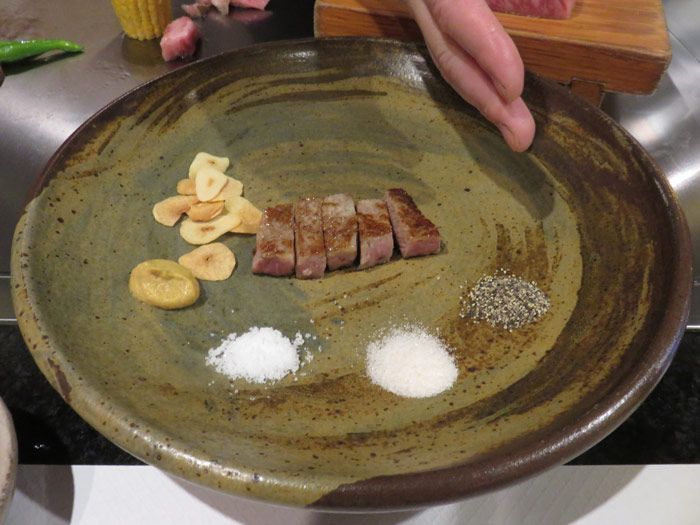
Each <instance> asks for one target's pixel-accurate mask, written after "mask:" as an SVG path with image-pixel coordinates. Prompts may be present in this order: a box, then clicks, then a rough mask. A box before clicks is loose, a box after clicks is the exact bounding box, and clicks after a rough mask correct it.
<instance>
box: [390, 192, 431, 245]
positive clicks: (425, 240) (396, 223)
mask: <svg viewBox="0 0 700 525" xmlns="http://www.w3.org/2000/svg"><path fill="white" fill-rule="evenodd" d="M384 199H385V200H386V204H387V207H388V208H389V217H390V218H391V225H392V227H393V228H394V235H395V236H396V241H397V242H398V243H399V250H401V255H403V256H404V257H416V256H418V255H428V254H431V253H438V252H439V251H440V232H438V229H437V228H436V227H435V225H434V224H433V223H432V222H430V221H429V220H428V219H427V218H426V217H425V215H423V214H422V213H421V211H420V210H419V209H418V206H416V203H415V202H413V199H412V198H411V196H410V195H409V194H408V193H406V192H405V191H404V190H402V189H401V188H394V189H391V190H387V192H386V195H385V196H384Z"/></svg>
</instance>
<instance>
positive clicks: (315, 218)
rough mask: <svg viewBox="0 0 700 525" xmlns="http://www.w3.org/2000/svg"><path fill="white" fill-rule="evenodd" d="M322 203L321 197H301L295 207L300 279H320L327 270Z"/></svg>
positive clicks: (297, 262) (297, 272) (295, 247)
mask: <svg viewBox="0 0 700 525" xmlns="http://www.w3.org/2000/svg"><path fill="white" fill-rule="evenodd" d="M322 204H323V201H322V200H321V199H318V198H315V197H310V198H307V199H299V202H297V205H296V207H295V208H294V250H295V252H296V256H297V261H296V276H297V278H299V279H319V278H321V277H323V273H324V272H325V271H326V248H325V246H324V244H323V219H322V215H321V208H322Z"/></svg>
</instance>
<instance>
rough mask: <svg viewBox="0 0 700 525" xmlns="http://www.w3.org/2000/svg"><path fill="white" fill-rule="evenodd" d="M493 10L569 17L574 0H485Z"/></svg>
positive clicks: (528, 14) (526, 14)
mask: <svg viewBox="0 0 700 525" xmlns="http://www.w3.org/2000/svg"><path fill="white" fill-rule="evenodd" d="M486 3H487V4H488V5H489V7H490V8H491V9H492V10H494V11H501V12H503V13H513V14H516V15H524V16H536V17H539V18H569V17H570V16H571V11H573V9H574V4H575V3H576V0H486Z"/></svg>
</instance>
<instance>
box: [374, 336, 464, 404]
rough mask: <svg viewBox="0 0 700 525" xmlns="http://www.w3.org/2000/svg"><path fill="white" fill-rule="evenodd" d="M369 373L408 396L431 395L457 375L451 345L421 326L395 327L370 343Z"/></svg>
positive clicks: (447, 384) (390, 390)
mask: <svg viewBox="0 0 700 525" xmlns="http://www.w3.org/2000/svg"><path fill="white" fill-rule="evenodd" d="M367 374H368V375H369V377H370V379H371V380H372V382H373V383H375V384H377V385H379V386H380V387H382V388H384V389H385V390H388V391H389V392H392V393H394V394H397V395H399V396H404V397H430V396H434V395H436V394H439V393H440V392H442V391H444V390H447V389H448V388H450V387H451V386H452V384H453V383H454V382H455V380H456V379H457V366H456V365H455V362H454V359H453V358H452V355H451V354H450V352H449V350H448V348H447V346H445V344H444V343H443V342H442V341H440V339H438V338H437V337H435V336H433V335H431V334H429V333H428V332H426V331H425V330H424V329H423V328H421V327H416V326H409V327H404V328H394V329H392V330H391V331H390V332H389V333H388V334H387V335H385V336H384V337H382V338H381V339H380V340H378V341H375V342H373V343H371V344H370V345H369V346H368V347H367Z"/></svg>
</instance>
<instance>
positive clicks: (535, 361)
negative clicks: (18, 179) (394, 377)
mask: <svg viewBox="0 0 700 525" xmlns="http://www.w3.org/2000/svg"><path fill="white" fill-rule="evenodd" d="M525 96H526V99H527V102H528V103H529V105H530V107H531V108H532V110H533V112H534V114H535V117H536V119H537V123H538V132H537V137H536V140H535V143H534V145H533V147H532V150H531V151H530V152H529V153H528V154H514V153H512V152H510V151H509V150H508V149H507V148H506V147H505V146H504V144H503V143H502V141H501V139H500V137H499V136H498V134H497V133H496V132H495V131H494V129H493V128H492V127H491V126H490V125H489V124H487V123H486V122H485V121H484V120H482V119H481V118H480V117H479V116H478V115H477V114H476V113H475V112H474V111H473V110H472V109H470V108H469V107H468V106H467V105H466V104H465V103H464V102H463V101H461V100H460V99H459V98H458V97H456V96H455V95H454V94H453V93H452V92H451V90H450V89H449V88H448V86H447V85H446V84H445V83H444V82H442V81H441V80H440V79H439V77H438V75H437V74H436V72H435V70H434V69H433V68H432V67H431V66H430V65H429V63H428V62H427V59H426V53H425V51H424V50H423V49H422V48H420V47H416V46H413V45H408V44H405V45H404V44H398V43H387V42H382V41H368V40H330V41H303V42H292V43H281V44H275V45H267V46H262V47H256V48H251V49H246V50H242V51H237V52H235V53H231V54H226V55H222V56H218V57H215V58H212V59H210V60H206V61H203V62H199V63H195V64H193V65H191V66H190V67H186V68H183V69H180V70H177V71H176V72H174V73H172V74H169V75H167V76H165V77H163V78H161V79H158V80H156V81H154V82H152V83H150V84H148V85H145V86H143V87H141V88H139V89H137V90H136V91H134V92H132V93H129V94H128V95H126V96H125V97H123V98H121V99H119V100H117V101H116V102H114V103H113V104H111V105H110V106H109V107H107V108H106V109H104V110H103V111H102V112H100V113H99V114H98V115H97V116H95V117H94V118H93V119H91V120H90V121H89V122H88V123H87V124H86V125H84V126H83V127H82V128H81V129H80V130H79V131H78V132H77V133H76V134H75V135H74V136H73V137H71V138H70V139H69V140H68V142H67V143H66V145H65V146H64V147H63V148H62V149H61V150H60V152H59V153H58V154H57V155H56V156H55V158H54V159H53V161H52V162H51V163H50V165H49V166H48V168H47V170H46V173H45V176H44V179H43V180H42V183H43V185H44V187H43V189H42V190H38V191H37V195H36V197H35V198H34V200H32V201H31V203H30V204H29V205H28V207H27V210H26V213H25V214H24V216H23V217H22V219H21V221H20V223H19V225H18V227H17V230H16V235H15V239H14V247H13V260H12V264H13V266H12V276H13V292H14V300H15V307H16V311H17V316H18V320H19V323H20V327H21V329H22V333H23V334H24V337H25V339H26V342H27V345H28V347H29V348H30V350H31V352H32V353H33V355H34V357H35V359H36V361H37V363H38V365H39V366H40V367H41V369H42V371H43V372H44V374H45V375H46V376H47V377H48V379H49V381H51V383H52V384H53V385H54V387H55V388H56V389H57V390H58V391H59V392H60V393H61V395H62V396H63V398H64V399H65V400H66V401H67V402H68V403H70V404H71V406H73V407H74V408H75V409H76V410H77V411H78V412H79V413H80V414H81V415H82V416H83V417H84V418H85V419H86V420H87V421H88V422H89V423H90V424H92V425H93V426H94V427H95V428H96V429H98V430H99V431H100V432H102V433H103V434H104V435H105V436H107V437H108V438H110V439H111V440H112V441H114V442H115V443H117V444H118V445H120V446H121V447H123V448H124V449H126V450H128V451H129V452H131V453H133V454H134V455H136V456H137V457H139V458H141V459H143V460H144V461H146V462H149V463H151V464H154V465H156V466H158V467H161V468H163V469H166V470H168V471H170V472H173V473H175V474H177V475H180V476H183V477H185V478H189V479H191V480H195V481H198V482H200V483H203V484H206V485H209V486H211V487H215V488H219V489H221V490H223V491H229V492H232V493H238V494H244V495H250V496H253V497H257V498H262V499H266V500H271V501H275V502H281V503H286V504H295V505H312V506H317V507H324V508H346V507H353V508H355V509H358V508H396V507H406V506H417V505H422V504H428V503H433V502H438V501H447V500H450V499H454V498H458V497H462V496H465V495H468V494H473V493H476V492H479V491H484V490H487V489H491V488H493V487H497V486H501V485H503V484H506V483H508V482H512V481H514V480H517V479H519V478H522V477H524V476H527V475H531V474H533V473H536V472H538V471H540V470H542V469H544V468H546V467H549V466H552V465H555V464H558V463H561V462H564V461H566V460H568V459H569V458H572V457H573V456H575V455H577V454H579V453H580V452H582V451H583V450H585V449H586V448H588V447H590V446H591V445H593V444H594V443H595V442H597V441H598V440H600V439H601V438H602V437H603V436H605V435H606V434H607V433H608V432H610V431H611V430H612V429H613V428H614V427H616V426H617V425H618V424H619V423H621V422H622V420H623V419H624V418H625V417H626V416H627V415H628V414H630V412H631V411H632V410H633V409H634V408H635V407H636V406H637V405H638V404H639V403H640V402H641V401H642V400H643V398H644V397H645V396H646V395H647V394H648V393H649V391H650V390H651V389H652V388H653V386H654V385H655V383H656V382H657V381H658V380H659V378H660V377H661V375H662V373H663V372H664V370H665V369H666V367H667V366H668V364H669V362H670V360H671V358H672V356H673V353H674V350H675V348H676V344H677V343H678V338H679V337H680V334H681V332H682V330H683V327H684V325H685V318H686V315H687V309H688V293H689V286H690V276H691V273H690V256H689V248H688V234H687V231H686V226H685V222H684V220H683V217H682V214H681V211H680V209H679V207H678V204H677V202H676V200H675V197H674V196H673V194H672V192H671V190H670V188H669V186H668V184H667V183H666V181H665V180H664V178H663V176H662V175H661V174H660V173H659V172H658V170H657V169H656V168H655V167H654V165H653V164H652V162H651V161H650V159H649V157H648V156H647V155H646V154H645V153H644V152H643V151H642V150H641V149H640V148H639V146H638V145H637V144H636V143H634V141H633V140H632V139H631V138H630V137H629V136H627V135H626V134H625V133H624V132H622V131H621V130H620V129H619V128H618V127H616V126H615V125H614V124H613V123H612V122H611V121H610V120H609V119H607V118H606V117H605V116H604V115H602V114H601V113H600V112H599V111H597V110H595V109H593V108H591V107H590V106H587V105H585V104H583V103H581V102H580V101H578V100H577V99H575V98H573V97H571V96H570V95H569V94H568V93H567V92H566V91H564V90H563V89H560V88H558V87H556V86H553V85H551V84H549V83H547V82H543V81H541V80H538V79H536V78H532V77H529V78H528V80H527V89H526V95H525ZM202 150H204V151H209V152H212V153H215V154H219V155H226V156H229V157H230V158H231V159H232V161H233V168H232V170H231V173H233V174H235V176H237V177H238V178H239V179H241V180H242V181H243V182H244V183H245V187H246V195H247V196H248V198H249V199H251V200H252V201H253V202H254V203H257V204H258V205H259V206H261V207H263V206H266V205H268V204H271V203H278V202H281V201H292V200H294V199H296V198H298V197H300V196H307V195H312V194H315V195H326V194H330V193H335V192H339V191H342V192H348V193H350V194H352V195H353V196H355V197H356V198H360V197H375V196H379V195H381V194H382V192H383V190H384V189H386V188H389V187H395V186H400V187H403V188H405V189H406V190H408V191H409V193H411V194H412V195H413V196H414V197H415V199H416V200H417V202H418V203H419V205H420V206H421V208H422V209H423V210H424V212H425V213H426V214H427V215H428V216H429V217H430V218H432V219H433V220H434V222H436V223H437V224H438V225H439V226H440V228H441V231H442V236H443V239H444V243H445V244H444V249H443V250H442V252H441V253H440V254H439V255H437V256H434V257H426V258H419V259H412V260H396V261H393V262H391V263H390V264H387V265H384V266H381V267H378V268H375V269H372V270H370V271H363V272H354V271H342V272H335V273H333V274H330V275H328V276H327V277H326V278H324V279H323V280H319V281H306V282H303V281H299V280H294V279H279V278H271V277H260V276H253V275H252V274H251V269H250V266H251V252H252V249H253V246H254V239H253V238H250V237H239V236H234V235H231V236H229V237H227V238H225V239H224V241H223V242H225V243H226V244H227V245H228V246H230V247H231V248H232V249H233V250H234V251H235V252H236V253H237V254H238V268H237V270H236V272H235V274H234V276H233V277H232V278H231V279H230V280H228V281H226V282H223V283H204V284H203V290H204V293H203V297H202V299H201V300H200V301H199V302H198V303H197V304H196V305H195V306H194V307H192V308H189V309H185V310H182V311H162V310H157V309H154V308H151V307H148V306H146V305H144V304H141V303H139V302H136V301H135V300H134V299H133V298H132V297H131V296H130V295H129V292H128V290H127V280H128V275H129V272H130V270H131V268H133V267H134V266H135V265H136V264H137V263H139V262H140V261H142V260H144V259H149V258H154V257H166V258H177V257H178V256H179V255H181V254H182V253H185V252H186V251H188V250H189V249H190V248H191V247H189V246H188V245H187V244H186V243H185V242H184V241H183V240H182V239H180V237H179V235H178V233H177V230H176V229H170V228H166V227H163V226H160V225H158V224H156V223H155V222H154V221H153V218H152V216H151V207H152V205H153V203H154V202H157V201H158V200H160V199H162V198H163V197H165V196H167V195H170V194H173V192H174V187H175V183H176V182H177V180H179V179H181V178H182V177H183V176H185V174H186V173H187V167H188V165H189V162H190V161H191V159H192V158H193V156H194V154H195V153H196V152H198V151H202ZM498 268H505V269H507V270H509V271H511V272H513V273H515V274H517V275H520V276H522V277H524V278H527V279H531V280H535V281H536V282H537V283H538V284H539V285H540V286H541V287H542V288H543V289H544V290H545V291H546V292H547V293H548V294H549V296H550V298H551V302H552V308H551V310H550V312H549V313H548V314H547V315H546V316H545V317H544V318H543V319H542V320H541V321H540V322H538V323H537V324H534V325H531V326H529V327H527V328H525V329H522V330H519V331H513V332H507V331H503V330H497V329H493V328H491V327H490V326H488V325H484V324H478V323H474V322H471V321H469V320H464V319H462V318H460V316H459V297H460V285H465V286H467V287H468V286H469V285H470V284H473V283H474V282H475V281H476V280H477V279H479V278H480V277H481V276H483V275H485V274H491V273H493V272H494V271H496V270H497V269H498ZM397 323H399V324H400V323H409V324H412V323H420V324H422V325H423V326H425V327H428V329H430V330H431V331H433V332H434V333H439V335H440V336H441V337H442V338H443V339H444V340H445V341H446V342H447V343H448V344H449V345H450V346H451V347H452V348H454V350H455V355H456V360H457V363H458V366H459V378H458V381H457V383H456V385H455V386H454V387H453V388H451V389H450V390H448V391H446V392H444V393H443V394H441V395H438V396H435V397H432V398H428V399H419V400H415V399H405V398H400V397H397V396H395V395H393V394H391V393H389V392H386V391H383V390H382V389H380V388H379V387H377V386H374V385H373V384H371V382H370V381H369V380H368V378H367V377H366V375H365V369H364V350H365V347H366V345H367V344H368V343H369V342H370V341H371V340H372V339H374V338H376V337H377V335H378V334H379V333H380V331H381V330H383V329H385V328H386V327H388V326H390V325H392V324H397ZM251 326H273V327H276V328H278V329H280V330H282V331H283V332H284V333H285V334H286V335H288V336H293V335H294V333H296V332H297V331H299V332H301V333H302V334H305V333H309V334H311V335H313V336H315V337H317V339H316V341H314V344H313V345H312V344H311V343H309V344H307V345H306V350H305V351H306V352H310V353H311V354H313V356H314V358H313V360H312V361H311V362H310V363H309V364H308V365H306V366H305V367H304V368H303V369H302V370H301V372H300V373H298V374H297V375H296V377H289V378H287V379H285V380H282V381H280V382H278V383H275V384H270V385H264V386H260V385H254V384H248V383H245V382H243V381H237V382H234V383H230V382H229V381H228V380H227V379H226V378H225V377H224V376H222V375H218V374H217V373H216V372H215V371H214V370H213V369H212V368H210V367H208V366H206V364H205V355H206V353H207V350H208V349H209V348H210V347H212V346H213V345H217V344H218V343H219V341H220V339H221V337H223V336H224V335H226V334H228V333H230V332H237V333H241V332H242V331H245V330H246V329H247V328H249V327H251ZM312 341H313V340H312ZM316 343H318V345H316ZM318 346H320V347H321V349H320V350H319V348H318Z"/></svg>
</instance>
